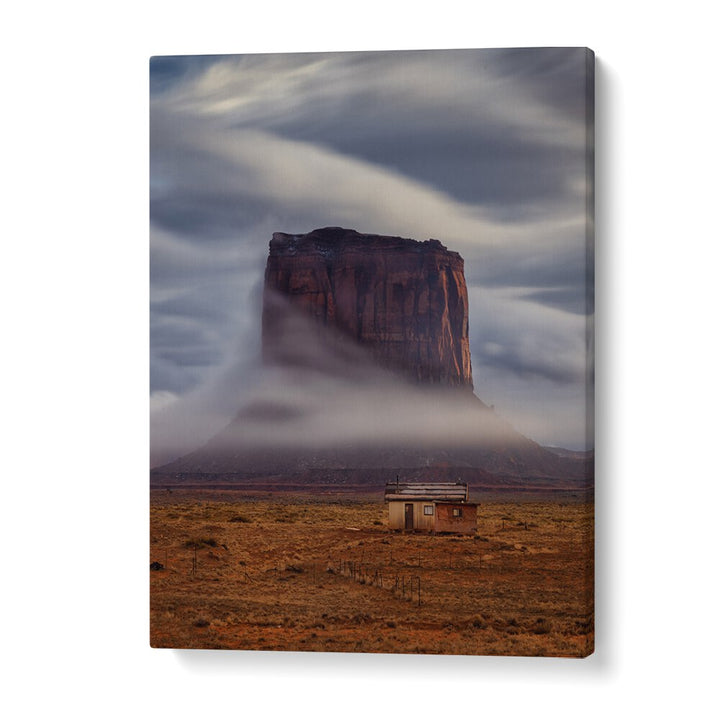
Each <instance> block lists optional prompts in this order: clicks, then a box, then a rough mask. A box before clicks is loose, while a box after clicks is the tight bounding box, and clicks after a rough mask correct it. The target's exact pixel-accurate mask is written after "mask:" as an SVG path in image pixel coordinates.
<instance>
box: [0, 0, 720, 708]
mask: <svg viewBox="0 0 720 720" xmlns="http://www.w3.org/2000/svg"><path fill="white" fill-rule="evenodd" d="M498 6H499V7H498ZM710 8H711V4H710V3H704V2H698V1H694V0H689V1H687V2H685V3H682V4H674V3H673V4H667V3H658V2H653V3H643V2H637V3H629V2H613V1H609V0H603V2H597V3H580V2H577V1H575V2H553V1H546V2H542V3H538V2H518V3H500V4H498V3H493V4H492V5H489V4H483V3H480V2H469V3H462V2H452V1H447V2H443V3H437V4H422V3H419V2H417V0H415V1H414V2H398V3H390V2H376V1H370V2H368V1H366V2H363V3H354V4H343V3H337V2H336V3H318V2H307V1H306V2H301V3H294V4H291V3H289V2H277V1H276V2H273V3H268V4H266V5H264V6H263V8H262V9H256V8H254V7H252V6H249V5H248V4H247V3H241V2H213V1H212V0H209V1H206V2H202V3H200V2H193V3H189V2H182V1H180V0H175V1H174V2H154V3H151V2H147V3H127V4H117V5H111V4H109V3H97V2H93V3H91V2H80V1H78V0H68V1H67V2H64V3H49V2H39V3H34V4H30V3H28V4H25V5H22V6H21V5H20V4H15V5H14V6H12V7H11V9H9V10H8V9H6V10H5V12H4V18H3V31H2V34H3V42H2V44H1V47H0V52H2V86H0V87H1V89H2V98H3V110H2V115H0V117H2V130H3V132H2V147H3V149H2V159H1V162H2V165H1V166H2V177H3V193H2V199H3V203H2V208H3V210H2V229H3V232H2V236H3V262H2V265H1V266H0V267H2V282H0V292H2V308H3V331H4V332H3V340H4V343H3V345H4V348H5V349H4V351H3V356H4V357H3V381H4V382H3V385H4V393H3V402H2V405H1V407H2V410H3V415H2V417H3V419H4V429H3V433H2V437H3V439H4V442H3V461H4V462H3V464H2V470H3V472H2V477H3V485H2V488H3V495H2V500H1V502H2V507H3V509H4V513H3V522H2V546H1V547H2V561H1V562H0V569H1V576H2V582H3V593H2V603H3V608H2V609H3V612H2V615H0V641H1V642H2V649H3V659H4V661H5V671H4V673H3V688H4V696H3V701H4V706H5V708H8V709H9V713H8V714H7V715H6V716H7V717H13V718H17V717H28V718H35V717H57V716H63V717H64V716H68V717H74V718H95V717H109V718H116V717H117V718H125V717H133V716H136V717H146V716H150V715H155V716H157V717H178V718H195V717H201V716H207V717H219V716H223V717H226V716H231V717H240V716H248V715H251V716H256V717H271V718H272V717H283V716H286V715H288V716H293V717H296V716H299V717H311V716H312V717H333V718H336V717H351V718H352V717H363V718H364V717H368V716H376V717H389V716H403V717H405V716H408V715H416V714H418V715H419V714H422V715H424V716H443V717H445V716H447V717H450V716H452V715H457V714H459V713H461V712H462V713H463V715H464V716H465V717H472V716H473V715H477V716H478V717H480V716H486V717H487V716H489V717H532V718H537V717H540V718H544V717H548V718H563V717H574V718H577V717H583V716H584V717H590V718H594V717H607V716H609V715H613V716H615V717H620V718H623V717H630V716H632V715H635V714H636V713H642V716H643V717H645V716H648V717H656V716H658V715H659V714H660V713H661V712H663V714H665V713H667V714H668V715H670V716H678V715H679V714H680V713H682V714H683V715H684V716H687V717H696V716H699V715H703V716H706V715H707V714H708V713H711V711H712V707H716V705H717V703H716V701H715V699H714V697H713V696H714V693H713V690H714V688H713V685H712V681H713V680H714V678H715V673H714V672H713V670H714V669H715V666H716V664H717V662H716V658H715V651H716V647H717V641H718V607H717V595H716V593H715V591H714V588H715V582H714V575H715V573H716V567H717V549H716V544H717V537H718V533H717V529H716V516H717V514H718V513H717V508H716V502H717V500H718V492H717V484H718V482H719V481H720V478H719V477H718V475H719V473H718V469H717V463H716V459H715V452H716V445H717V441H716V427H717V419H716V407H717V404H718V392H717V383H716V381H715V378H716V372H717V371H716V367H715V362H716V359H715V346H716V341H715V338H716V335H717V331H716V320H715V310H716V307H717V304H718V303H717V293H716V285H717V282H716V274H717V271H716V259H717V243H718V232H717V212H716V204H715V200H716V197H715V196H716V194H717V188H718V181H717V174H716V173H717V166H718V161H719V158H718V143H717V136H716V134H715V132H716V127H717V107H716V101H715V95H716V86H717V79H716V77H715V73H716V70H717V65H718V63H717V59H716V54H715V52H714V44H715V40H716V38H715V37H714V33H715V23H714V18H713V16H711V14H710ZM543 45H555V46H562V45H575V46H577V45H587V46H589V47H591V48H592V49H594V50H595V51H596V53H597V59H598V64H597V121H598V133H597V143H598V156H597V180H598V183H597V192H598V198H597V212H598V228H597V241H598V250H597V260H598V263H597V271H598V277H597V291H598V306H597V313H598V318H597V364H598V380H597V402H598V413H597V447H598V460H597V470H598V477H597V516H598V520H597V536H598V542H597V651H596V653H595V655H594V656H592V657H591V658H589V659H586V660H583V661H579V660H559V659H525V658H495V659H493V658H453V657H448V658H428V657H388V656H372V655H331V654H317V655H313V654H306V655H301V654H292V653H288V654H280V653H275V654H273V653H250V652H205V651H170V650H167V651H159V650H151V649H150V648H149V646H148V577H147V575H148V573H147V541H148V538H147V535H148V531H147V513H148V501H147V472H146V468H147V415H148V412H147V409H148V406H147V395H148V385H147V376H148V369H147V357H148V352H147V351H148V323H147V308H148V281H147V269H148V268H147V258H148V247H147V236H148V226H147V225H148V223H147V108H148V105H147V92H148V85H147V75H148V58H149V56H150V55H154V54H190V53H232V52H260V51H262V52H279V51H303V50H350V49H353V50H372V49H411V48H444V47H453V48H462V47H503V46H543ZM703 708H705V709H703Z"/></svg>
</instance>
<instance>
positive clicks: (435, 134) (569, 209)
mask: <svg viewBox="0 0 720 720" xmlns="http://www.w3.org/2000/svg"><path fill="white" fill-rule="evenodd" d="M583 82H584V52H583V51H582V50H570V51H568V50H563V49H556V50H543V51H525V50H510V51H463V52H438V53H429V52H418V53H372V54H362V53H338V54H305V55H287V56H282V55H257V56H233V57H214V58H213V57H201V58H154V59H153V61H152V62H151V91H152V93H151V198H150V201H151V223H152V225H151V268H150V269H151V304H152V307H151V354H152V355H151V390H152V392H153V393H154V395H153V397H154V398H155V399H156V402H155V406H156V408H157V409H158V412H160V408H161V406H162V407H164V408H165V409H164V410H163V412H162V414H163V416H164V417H165V421H166V423H168V424H171V423H170V421H169V419H168V418H169V417H170V416H171V415H172V414H173V413H178V412H179V408H180V406H181V405H183V404H186V401H187V400H188V398H190V397H191V396H192V398H193V399H192V402H190V406H197V405H198V404H200V405H202V404H203V403H205V405H203V407H204V408H205V409H206V410H207V412H206V410H203V411H202V412H199V413H198V416H200V415H203V416H210V415H213V416H215V415H214V414H213V413H211V412H210V411H209V407H210V405H209V401H207V402H206V401H205V400H203V403H199V401H198V399H197V398H198V397H200V396H202V397H204V398H209V397H217V396H218V395H222V393H215V394H213V393H211V392H209V393H206V392H205V391H204V390H203V388H205V389H207V388H209V387H215V386H216V385H217V383H218V382H219V378H220V377H221V376H222V377H225V378H227V376H228V372H229V371H228V368H229V367H239V368H240V367H241V368H244V369H245V370H243V371H242V372H239V374H235V375H232V373H230V374H231V375H232V376H233V377H234V378H236V381H237V383H238V384H239V385H242V384H243V383H244V382H246V380H243V374H244V373H245V374H246V373H247V369H248V368H250V367H251V366H252V363H253V362H254V361H255V360H256V359H257V353H258V344H259V295H258V290H259V287H260V285H261V283H262V275H263V266H264V261H265V258H266V256H267V244H268V241H269V239H270V237H271V235H272V232H274V231H286V232H307V231H309V230H311V229H313V228H315V227H323V226H327V225H341V226H345V227H353V228H355V229H358V230H360V231H362V232H377V233H381V234H396V235H402V236H405V237H414V238H416V239H420V240H422V239H426V238H428V237H437V238H439V239H441V240H442V241H443V242H444V243H445V244H446V245H447V246H448V247H450V248H451V249H453V250H458V251H460V252H461V253H462V255H463V257H464V258H465V261H466V277H467V281H468V285H469V287H470V291H471V295H474V296H475V297H476V298H477V297H484V298H486V299H488V298H489V299H491V300H492V302H491V303H490V314H488V306H487V304H486V303H482V302H480V303H478V302H474V303H473V307H472V313H471V319H470V321H471V328H470V336H471V342H472V343H473V347H472V350H473V366H474V368H475V372H476V378H477V379H478V380H481V381H482V377H483V373H487V377H488V378H492V382H493V387H492V388H485V389H484V391H485V392H492V395H493V397H497V398H500V400H499V401H497V402H498V404H499V405H500V404H501V402H502V397H503V393H505V395H506V396H507V397H510V396H512V395H513V393H514V392H515V388H516V387H517V383H518V382H521V384H522V385H523V387H525V388H526V392H525V395H526V397H527V398H529V400H528V407H526V408H524V409H523V411H522V413H521V412H519V410H518V408H517V405H516V404H515V405H512V404H511V407H512V408H513V410H512V412H514V413H515V416H517V417H520V416H521V415H522V417H523V418H524V420H523V422H524V423H526V425H525V426H526V427H528V428H535V425H534V424H533V422H532V421H531V418H532V417H533V412H535V413H537V414H538V415H541V416H545V417H547V414H546V413H545V411H544V409H543V408H544V407H547V406H549V405H550V404H552V403H553V402H554V398H556V397H559V396H562V397H563V398H565V401H564V402H565V405H564V412H565V413H566V414H570V415H572V416H573V417H575V418H576V420H577V423H576V424H578V425H580V424H582V420H583V418H584V415H583V412H584V411H583V412H581V410H580V409H579V407H578V405H577V403H576V402H575V400H574V399H573V398H574V397H575V396H574V395H573V394H572V393H569V392H565V391H561V390H559V388H560V387H561V386H562V387H567V388H576V389H577V388H581V387H582V386H583V382H584V380H583V378H582V377H581V376H582V372H581V370H582V368H581V366H582V361H584V357H585V346H584V344H583V343H584V339H583V332H584V331H583V328H584V327H585V317H584V316H585V313H586V303H587V299H588V290H589V288H590V287H591V282H590V281H591V273H592V268H590V271H589V272H590V278H588V276H587V268H586V265H587V253H586V248H585V231H586V226H585V224H586V218H585V198H586V195H587V193H588V192H591V191H592V188H591V187H589V186H588V183H587V179H586V177H585V165H584V163H585V155H584V150H585V148H584V142H585V124H584V120H585V112H586V94H585V89H584V87H583ZM589 311H590V312H591V311H592V304H591V298H590V306H589ZM532 378H536V381H537V383H538V384H537V385H536V386H528V383H531V379H532ZM476 385H478V394H479V395H480V396H481V397H483V398H484V396H483V389H481V388H483V384H482V382H480V383H477V382H476ZM538 388H540V389H541V391H540V390H538ZM170 407H172V408H174V409H173V411H172V412H170V411H169V410H168V408H170ZM191 415H192V413H190V414H189V415H188V417H190V416H191ZM220 415H222V416H225V415H227V412H225V413H224V414H223V413H220ZM515 416H513V417H511V418H510V419H511V420H513V419H514V417H515ZM217 417H219V416H217ZM217 417H216V420H217ZM188 422H189V421H188ZM217 422H219V420H217ZM217 422H215V423H212V422H210V423H209V424H210V425H213V424H217ZM186 425H187V423H186ZM570 425H571V424H570ZM557 426H558V433H559V435H558V437H557V444H562V443H563V442H566V443H567V444H572V443H575V444H576V445H578V444H582V440H581V439H580V438H579V435H577V434H576V435H577V437H576V436H572V433H571V432H568V427H569V424H568V423H566V422H565V421H564V420H563V421H562V422H560V421H559V420H558V423H557ZM520 429H521V430H522V429H523V428H522V427H520ZM200 434H202V433H200ZM190 435H192V433H190ZM155 437H159V436H158V435H157V433H156V434H155Z"/></svg>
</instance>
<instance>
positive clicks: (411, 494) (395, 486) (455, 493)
mask: <svg viewBox="0 0 720 720" xmlns="http://www.w3.org/2000/svg"><path fill="white" fill-rule="evenodd" d="M467 499H468V486H467V483H443V482H424V483H398V482H390V483H387V485H385V500H433V501H435V502H467Z"/></svg>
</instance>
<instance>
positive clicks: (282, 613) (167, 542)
mask: <svg viewBox="0 0 720 720" xmlns="http://www.w3.org/2000/svg"><path fill="white" fill-rule="evenodd" d="M479 499H480V502H481V505H480V506H479V507H478V531H477V534H476V535H475V536H445V535H443V536H440V535H438V536H431V535H425V534H414V533H403V532H391V531H389V530H388V528H387V507H386V506H385V505H384V503H383V501H382V496H380V495H378V496H377V497H370V498H368V497H367V496H366V497H342V496H335V497H326V498H323V499H320V500H318V499H314V498H309V497H306V498H303V497H288V496H280V495H275V496H271V495H266V496H263V495H256V496H249V495H243V494H242V493H240V492H234V491H227V492H221V491H218V492H214V493H213V492H207V491H206V492H200V491H187V490H184V491H183V490H174V491H172V492H169V491H166V490H163V491H159V490H158V491H153V492H152V493H151V523H150V535H151V538H150V561H151V563H159V564H160V565H162V569H156V570H151V571H150V609H151V622H150V643H151V645H152V646H153V647H175V648H231V649H246V650H311V651H325V652H327V651H338V652H382V653H432V654H451V655H466V654H472V655H548V656H567V657H584V656H586V655H588V654H590V653H591V652H592V650H593V642H594V627H593V505H592V504H591V503H580V502H513V503H510V502H497V501H493V502H482V499H481V498H479ZM156 567H157V566H156Z"/></svg>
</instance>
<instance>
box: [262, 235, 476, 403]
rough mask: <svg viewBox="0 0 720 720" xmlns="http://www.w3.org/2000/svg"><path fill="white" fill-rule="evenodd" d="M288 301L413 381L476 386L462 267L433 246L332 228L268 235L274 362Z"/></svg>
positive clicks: (267, 321)
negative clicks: (474, 383)
mask: <svg viewBox="0 0 720 720" xmlns="http://www.w3.org/2000/svg"><path fill="white" fill-rule="evenodd" d="M278 298H280V299H281V300H283V301H284V302H276V300H277V299H278ZM288 305H289V306H290V307H291V308H293V309H297V310H298V311H300V312H301V313H302V314H303V315H305V316H307V317H310V318H313V319H314V320H315V321H316V322H317V323H318V324H319V325H321V326H324V327H327V328H331V329H334V330H336V331H338V332H339V333H340V334H342V335H344V336H346V337H348V338H351V339H352V340H354V341H356V342H357V343H359V344H360V345H361V346H363V347H366V348H367V349H368V350H369V351H370V352H371V354H372V355H373V356H374V358H375V359H376V360H377V361H378V362H379V363H380V364H382V365H383V366H385V367H388V368H391V369H394V370H399V371H401V372H402V373H403V374H404V375H405V376H406V377H408V378H410V379H412V380H414V381H416V382H418V383H421V384H437V385H447V386H452V387H464V388H468V389H470V390H472V387H473V380H472V369H471V364H470V344H469V339H468V297H467V287H466V285H465V275H464V262H463V259H462V258H461V257H460V255H459V254H458V253H456V252H451V251H449V250H448V249H447V248H445V247H444V246H443V245H442V244H441V243H440V242H439V241H437V240H427V241H425V242H417V241H415V240H409V239H405V238H400V237H386V236H382V235H365V234H361V233H358V232H356V231H355V230H346V229H343V228H337V227H330V228H323V229H319V230H314V231H312V232H310V233H308V234H307V235H289V234H286V233H274V234H273V238H272V241H271V242H270V255H269V257H268V261H267V267H266V270H265V295H264V303H263V352H264V355H265V357H266V359H268V360H270V361H273V360H274V361H279V360H280V357H279V356H278V353H277V348H278V347H280V346H281V345H282V343H281V342H278V340H281V338H279V336H280V335H281V334H282V332H283V322H284V316H285V314H286V312H287V310H288Z"/></svg>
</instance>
